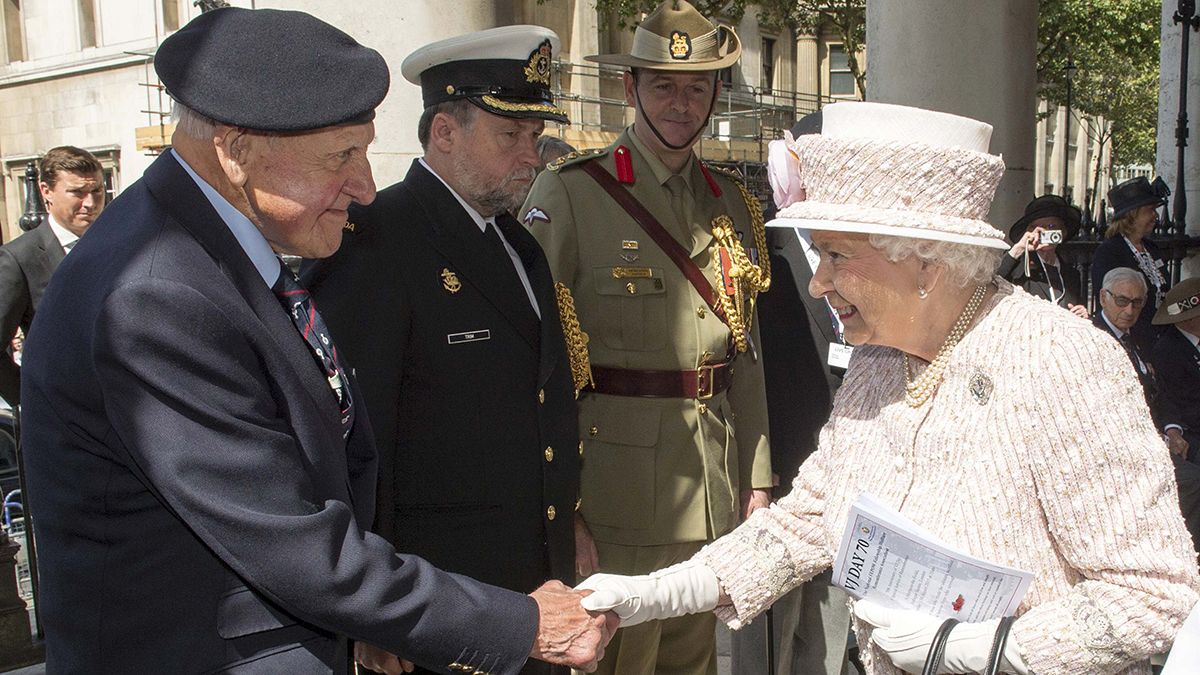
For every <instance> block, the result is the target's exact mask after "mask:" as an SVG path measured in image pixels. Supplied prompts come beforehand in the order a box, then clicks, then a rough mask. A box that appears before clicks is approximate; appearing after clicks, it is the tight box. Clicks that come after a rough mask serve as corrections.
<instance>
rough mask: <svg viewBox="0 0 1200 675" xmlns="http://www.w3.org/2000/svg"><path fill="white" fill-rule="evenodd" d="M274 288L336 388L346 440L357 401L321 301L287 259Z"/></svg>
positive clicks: (334, 389)
mask: <svg viewBox="0 0 1200 675" xmlns="http://www.w3.org/2000/svg"><path fill="white" fill-rule="evenodd" d="M271 290H272V291H274V292H275V296H276V297H277V298H279V302H280V303H281V304H283V309H284V311H286V312H287V313H288V315H289V316H291V317H292V323H293V324H294V325H295V326H296V330H298V331H300V335H301V337H303V338H304V342H305V343H306V344H307V345H308V348H309V351H311V352H312V355H313V358H314V359H315V360H316V362H317V366H318V367H319V368H320V369H321V372H322V373H323V374H324V376H325V380H326V381H327V382H328V383H329V388H330V389H331V390H333V394H334V396H335V397H336V399H337V403H338V411H339V412H340V413H341V422H342V440H345V439H346V438H347V437H349V436H350V429H351V428H353V427H354V402H353V400H351V397H350V380H349V379H348V378H347V377H346V373H345V371H344V370H342V367H341V365H340V364H339V363H338V354H337V347H336V346H334V344H333V338H332V337H331V336H330V335H329V328H328V327H326V326H325V321H324V320H323V319H322V318H321V315H320V314H319V313H318V312H317V304H316V303H315V302H314V301H313V299H312V296H311V295H309V293H308V291H307V290H305V288H304V287H303V286H301V285H300V280H299V279H297V278H296V274H295V273H294V272H292V270H291V268H289V267H288V266H287V265H286V264H284V262H283V260H280V261H279V279H278V280H277V281H276V282H275V285H274V286H272V287H271Z"/></svg>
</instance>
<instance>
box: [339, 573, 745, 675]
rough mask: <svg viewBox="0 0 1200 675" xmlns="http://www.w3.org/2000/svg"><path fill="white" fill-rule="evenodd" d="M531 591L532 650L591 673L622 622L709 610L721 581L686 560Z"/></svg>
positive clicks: (359, 651)
mask: <svg viewBox="0 0 1200 675" xmlns="http://www.w3.org/2000/svg"><path fill="white" fill-rule="evenodd" d="M530 597H532V598H533V599H534V600H535V601H536V602H537V605H538V631H537V637H536V638H535V639H534V642H533V649H531V650H530V652H529V656H530V657H532V658H535V659H539V660H542V661H546V662H548V663H554V664H559V665H564V666H570V667H572V668H576V669H578V670H583V671H585V672H589V673H590V672H592V671H594V670H595V669H596V664H597V663H599V661H600V659H602V658H604V648H605V647H606V646H607V645H608V643H609V641H610V640H611V639H612V636H613V634H614V633H615V632H616V630H617V628H618V627H620V626H634V625H637V624H639V623H644V622H646V621H653V620H657V619H669V618H672V617H676V616H683V615H685V614H695V613H697V612H706V611H710V610H712V609H713V608H715V607H716V606H717V603H718V602H719V600H720V598H721V587H720V585H719V583H718V581H717V575H716V574H714V573H713V571H712V570H711V569H709V568H707V567H705V566H704V565H701V564H699V563H694V562H691V561H687V562H682V563H679V564H678V565H672V566H671V567H667V568H664V569H661V570H659V571H657V572H654V573H652V574H645V575H640V576H621V575H617V574H593V575H592V576H590V577H588V578H587V579H585V580H584V581H583V583H581V584H579V586H578V587H576V588H575V589H574V590H572V589H570V588H568V587H567V586H564V585H563V584H562V583H560V582H558V581H548V582H546V583H544V584H542V585H541V587H540V588H538V589H537V590H536V591H534V592H533V593H531V594H530ZM355 661H357V662H358V663H359V664H361V665H363V666H365V667H367V668H370V669H371V670H374V671H376V672H380V673H385V674H386V675H395V674H397V673H403V672H410V671H412V669H413V666H412V664H411V663H409V662H407V661H404V660H402V659H399V658H397V657H396V656H394V655H392V654H388V653H387V652H385V651H383V650H381V649H378V648H375V647H372V646H370V645H367V644H363V643H358V644H357V645H356V646H355Z"/></svg>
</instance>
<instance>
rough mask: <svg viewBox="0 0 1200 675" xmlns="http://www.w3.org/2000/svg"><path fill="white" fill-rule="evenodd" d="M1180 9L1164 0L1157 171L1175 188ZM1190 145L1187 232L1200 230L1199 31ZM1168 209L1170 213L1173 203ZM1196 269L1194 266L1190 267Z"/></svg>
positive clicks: (1192, 66) (1193, 50)
mask: <svg viewBox="0 0 1200 675" xmlns="http://www.w3.org/2000/svg"><path fill="white" fill-rule="evenodd" d="M1177 9H1179V3H1178V2H1177V1H1176V0H1163V3H1162V42H1161V45H1162V46H1161V48H1160V49H1161V51H1160V54H1161V56H1160V68H1159V73H1160V74H1159V86H1158V161H1157V162H1155V165H1154V170H1155V173H1156V174H1158V175H1159V176H1162V177H1163V180H1165V181H1167V185H1169V186H1170V187H1171V190H1172V191H1174V190H1175V176H1176V172H1177V165H1178V163H1179V159H1178V154H1179V150H1178V148H1176V147H1175V126H1176V120H1177V118H1178V117H1179V76H1180V72H1179V66H1180V63H1179V57H1180V50H1181V48H1182V39H1183V27H1182V26H1181V25H1180V24H1177V23H1175V22H1174V21H1173V20H1172V17H1174V15H1175V10H1177ZM1188 40H1189V42H1188V92H1187V102H1188V111H1187V113H1188V131H1189V135H1188V145H1187V149H1186V151H1185V154H1184V162H1185V168H1186V170H1187V173H1185V174H1184V176H1185V178H1186V181H1185V185H1186V188H1187V189H1186V190H1185V193H1184V194H1185V195H1186V196H1187V206H1188V210H1187V231H1188V234H1193V235H1194V234H1198V233H1200V33H1196V32H1195V31H1192V32H1191V35H1190V36H1189V38H1188ZM1174 200H1175V197H1174V195H1172V197H1171V202H1172V204H1171V205H1169V206H1168V208H1167V213H1168V214H1170V213H1171V206H1173V204H1174ZM1191 271H1192V272H1193V273H1194V272H1195V270H1194V269H1193V270H1191Z"/></svg>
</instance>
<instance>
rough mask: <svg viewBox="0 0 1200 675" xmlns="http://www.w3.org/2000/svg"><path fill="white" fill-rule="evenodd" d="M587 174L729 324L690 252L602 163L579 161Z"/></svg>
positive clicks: (727, 323)
mask: <svg viewBox="0 0 1200 675" xmlns="http://www.w3.org/2000/svg"><path fill="white" fill-rule="evenodd" d="M580 166H581V167H582V168H583V170H584V171H585V172H586V173H587V175H589V176H591V177H592V179H593V180H595V181H596V182H597V183H599V184H600V187H602V188H604V191H605V192H607V193H608V196H610V197H612V198H613V201H615V202H617V204H619V205H620V206H621V208H623V209H625V212H626V213H628V214H629V215H630V216H631V217H632V218H633V219H634V221H635V222H637V224H638V225H640V226H641V228H642V229H643V230H645V232H646V234H648V235H650V238H651V239H653V240H654V243H655V244H658V247H659V248H660V249H662V251H663V253H666V254H667V257H668V258H670V259H671V262H673V263H675V266H676V267H678V268H679V271H680V272H682V273H683V276H684V277H686V278H687V280H688V281H690V282H691V284H692V286H694V287H695V288H696V292H697V293H699V294H700V297H701V298H702V299H703V300H704V303H705V304H706V305H708V307H709V309H711V310H712V313H713V314H716V315H717V317H718V318H719V319H721V321H722V322H724V323H725V325H727V326H728V325H729V319H728V318H727V317H726V316H725V309H724V308H723V307H722V306H721V302H720V301H719V300H718V299H717V294H716V293H715V292H714V291H713V287H712V285H711V284H709V283H708V279H706V278H705V277H704V272H701V271H700V268H699V267H697V266H696V263H694V262H692V257H691V255H689V254H688V252H687V251H686V250H684V248H683V246H681V245H680V244H679V242H677V241H675V238H674V237H672V236H671V235H670V233H668V232H667V231H666V229H664V228H663V226H662V224H661V223H659V222H658V220H657V219H656V218H655V217H654V215H653V214H651V213H650V211H648V210H647V209H646V207H645V206H643V205H642V203H641V202H639V201H638V200H637V198H635V197H634V196H633V195H632V194H630V192H629V190H626V189H625V188H624V187H623V186H622V185H621V184H620V183H618V182H617V179H616V178H613V175H612V174H611V173H609V172H608V171H606V170H605V169H604V167H603V166H601V165H600V163H599V162H597V161H594V160H593V161H589V162H583V163H582V164H580Z"/></svg>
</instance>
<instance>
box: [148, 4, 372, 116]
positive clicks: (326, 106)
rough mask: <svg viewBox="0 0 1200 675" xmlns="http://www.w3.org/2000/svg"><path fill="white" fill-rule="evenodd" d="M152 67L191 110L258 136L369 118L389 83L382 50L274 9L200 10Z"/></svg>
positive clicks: (300, 14)
mask: <svg viewBox="0 0 1200 675" xmlns="http://www.w3.org/2000/svg"><path fill="white" fill-rule="evenodd" d="M154 69H155V71H157V72H158V77H159V79H160V80H162V83H163V85H164V86H165V87H166V89H167V94H169V95H170V96H171V98H173V99H175V100H176V101H178V102H180V103H181V104H183V105H185V106H187V107H188V108H191V109H192V110H195V111H196V112H198V113H200V114H201V115H204V116H205V117H209V118H211V119H213V120H216V121H217V122H221V123H224V124H230V125H233V126H239V127H246V128H248V129H260V130H263V131H307V130H310V129H319V128H321V127H329V126H334V125H337V124H345V123H349V122H357V121H367V120H370V119H371V118H372V117H374V111H375V108H376V106H378V105H379V103H380V101H382V100H383V97H384V96H386V95H387V91H388V85H389V75H388V68H387V64H386V63H385V62H384V60H383V57H382V56H381V55H380V54H379V52H377V51H375V50H374V49H371V48H369V47H364V46H362V45H360V44H358V42H356V41H355V40H354V38H352V37H350V36H349V35H347V34H346V33H343V32H342V31H340V30H338V29H337V28H334V27H333V26H331V25H329V24H327V23H325V22H324V21H321V20H320V19H318V18H316V17H314V16H311V15H309V14H305V13H304V12H293V11H286V10H277V9H241V8H237V7H227V8H224V9H217V10H213V11H211V12H205V13H203V14H201V15H200V16H197V17H196V18H195V19H193V20H191V21H190V22H188V24H187V25H186V26H184V27H183V28H181V29H179V31H177V32H176V33H175V34H173V35H171V36H170V37H168V38H167V39H166V40H164V41H163V43H162V45H161V46H160V47H159V48H158V53H157V54H156V55H155V57H154Z"/></svg>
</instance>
